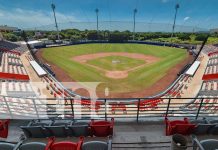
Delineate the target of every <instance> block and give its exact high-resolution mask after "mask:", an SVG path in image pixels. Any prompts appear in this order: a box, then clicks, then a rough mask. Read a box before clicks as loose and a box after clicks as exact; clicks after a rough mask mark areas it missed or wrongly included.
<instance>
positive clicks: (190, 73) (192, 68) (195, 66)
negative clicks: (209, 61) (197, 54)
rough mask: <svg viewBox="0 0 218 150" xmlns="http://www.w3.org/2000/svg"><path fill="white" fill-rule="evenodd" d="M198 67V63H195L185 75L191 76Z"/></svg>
mask: <svg viewBox="0 0 218 150" xmlns="http://www.w3.org/2000/svg"><path fill="white" fill-rule="evenodd" d="M199 66H200V61H195V62H194V63H193V64H192V66H191V67H190V68H189V69H188V70H187V71H186V74H187V75H190V76H193V75H194V74H195V72H196V71H197V69H198V67H199Z"/></svg>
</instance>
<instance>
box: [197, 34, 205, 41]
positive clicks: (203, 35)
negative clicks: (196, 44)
mask: <svg viewBox="0 0 218 150" xmlns="http://www.w3.org/2000/svg"><path fill="white" fill-rule="evenodd" d="M206 37H207V35H206V34H197V35H196V37H195V40H196V41H204V40H205V39H206Z"/></svg>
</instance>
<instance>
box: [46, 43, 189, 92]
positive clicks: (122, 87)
mask: <svg viewBox="0 0 218 150" xmlns="http://www.w3.org/2000/svg"><path fill="white" fill-rule="evenodd" d="M99 52H129V53H140V54H145V55H152V56H155V57H158V58H160V59H159V61H158V62H156V63H153V64H151V65H145V66H144V67H142V68H140V69H137V70H135V71H131V72H129V75H128V77H127V78H125V79H119V80H118V79H110V78H107V77H105V75H104V72H103V71H99V70H97V69H94V68H93V67H90V66H88V65H85V64H81V63H78V62H75V61H73V60H72V57H74V56H79V55H84V54H92V53H99ZM43 57H44V59H46V60H47V61H48V62H49V63H53V64H56V65H57V66H59V67H60V68H62V69H63V70H64V71H65V72H67V73H68V74H69V76H70V77H71V78H72V79H73V80H75V81H80V82H104V83H106V84H107V85H108V86H109V88H110V91H111V92H118V93H121V92H133V91H139V90H142V89H144V88H146V87H149V86H151V85H153V84H154V83H156V82H157V81H158V80H159V79H161V78H162V77H163V76H165V75H166V73H167V71H168V70H169V69H170V68H172V67H174V66H175V65H176V64H178V63H180V62H181V61H183V60H184V59H185V58H187V57H188V54H187V52H186V50H184V49H179V48H170V47H162V46H152V45H144V44H82V45H74V46H64V47H53V48H46V49H44V50H43Z"/></svg>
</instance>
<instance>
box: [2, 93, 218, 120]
mask: <svg viewBox="0 0 218 150" xmlns="http://www.w3.org/2000/svg"><path fill="white" fill-rule="evenodd" d="M216 100H218V98H209V97H208V98H158V99H157V98H155V99H154V98H146V99H145V98H135V99H134V98H129V99H98V100H97V101H95V100H73V99H66V98H65V99H33V98H32V99H31V98H26V99H24V98H22V99H21V98H11V97H6V96H2V97H1V99H0V119H3V118H9V119H47V118H55V117H62V118H73V119H105V120H108V119H110V118H112V117H113V118H115V121H121V122H125V121H136V122H139V121H149V120H160V119H163V117H167V116H168V117H189V118H195V119H197V118H199V117H218V103H217V102H216Z"/></svg>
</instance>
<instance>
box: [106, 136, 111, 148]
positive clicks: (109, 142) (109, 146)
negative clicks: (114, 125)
mask: <svg viewBox="0 0 218 150" xmlns="http://www.w3.org/2000/svg"><path fill="white" fill-rule="evenodd" d="M107 143H108V150H112V139H111V136H109V138H108V142H107Z"/></svg>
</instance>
